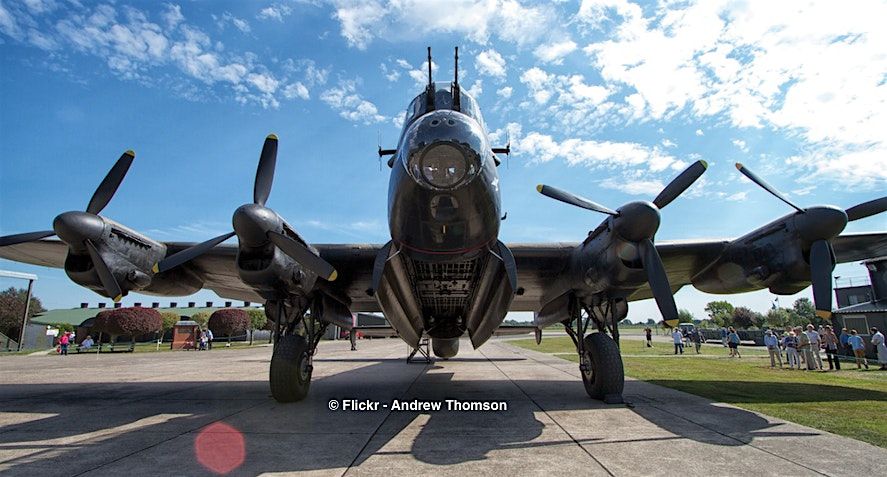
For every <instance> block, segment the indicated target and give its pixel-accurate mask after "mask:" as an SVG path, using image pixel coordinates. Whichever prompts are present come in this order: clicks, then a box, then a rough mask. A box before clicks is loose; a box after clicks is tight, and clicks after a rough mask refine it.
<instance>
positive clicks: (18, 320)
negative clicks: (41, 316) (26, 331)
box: [0, 287, 46, 340]
mask: <svg viewBox="0 0 887 477" xmlns="http://www.w3.org/2000/svg"><path fill="white" fill-rule="evenodd" d="M27 298H28V290H26V289H24V288H15V287H9V288H7V289H6V290H3V291H2V292H0V333H3V334H5V335H7V336H11V337H12V338H13V339H16V340H17V339H18V335H19V333H21V330H22V314H24V312H25V300H27ZM44 311H46V309H45V308H43V304H42V303H40V299H39V298H37V297H36V296H33V295H32V296H31V306H30V307H29V308H28V320H30V319H31V318H33V317H34V315H36V314H37V313H43V312H44Z"/></svg>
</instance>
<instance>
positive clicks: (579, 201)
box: [536, 184, 619, 217]
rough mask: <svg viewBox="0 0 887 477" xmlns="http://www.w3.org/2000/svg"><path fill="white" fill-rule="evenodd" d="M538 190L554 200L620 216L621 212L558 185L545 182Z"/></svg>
mask: <svg viewBox="0 0 887 477" xmlns="http://www.w3.org/2000/svg"><path fill="white" fill-rule="evenodd" d="M536 190H537V191H539V193H540V194H542V195H544V196H546V197H551V198H552V199H554V200H559V201H561V202H565V203H567V204H570V205H575V206H576V207H582V208H583V209H588V210H593V211H595V212H600V213H602V214H608V215H612V216H613V217H618V216H619V213H618V212H616V211H615V210H612V209H608V208H607V207H604V206H603V205H600V204H597V203H594V202H592V201H590V200H588V199H586V198H584V197H579V196H578V195H573V194H571V193H569V192H567V191H563V190H560V189H558V188H556V187H551V186H547V185H544V184H539V185H537V186H536Z"/></svg>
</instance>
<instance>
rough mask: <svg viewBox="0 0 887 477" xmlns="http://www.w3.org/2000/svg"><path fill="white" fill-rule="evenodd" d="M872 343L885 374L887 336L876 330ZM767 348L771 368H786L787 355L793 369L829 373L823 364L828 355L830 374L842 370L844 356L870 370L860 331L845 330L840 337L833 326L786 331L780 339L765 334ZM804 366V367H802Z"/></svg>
mask: <svg viewBox="0 0 887 477" xmlns="http://www.w3.org/2000/svg"><path fill="white" fill-rule="evenodd" d="M870 331H871V336H872V338H871V342H872V346H874V347H875V349H876V350H877V353H878V363H879V364H880V365H881V369H882V370H887V345H885V340H884V335H883V333H881V332H880V331H878V329H877V328H875V327H872V329H871V330H870ZM764 346H766V347H767V352H768V353H769V355H770V367H771V368H775V367H776V366H777V364H778V365H779V367H780V368H781V367H782V366H783V359H782V353H783V352H785V361H786V362H787V363H786V364H788V368H789V369H805V370H809V371H813V370H823V371H824V370H825V366H824V363H823V361H822V353H823V352H825V357H826V362H827V363H828V369H829V370H835V371H839V370H840V369H841V360H840V356H842V355H843V356H852V357H853V358H854V359H855V360H856V368H857V369H862V367H863V366H865V369H868V368H869V364H868V360H867V359H866V357H865V341H864V340H863V339H862V336H859V333H858V332H857V331H856V330H850V331H848V330H847V328H843V329H842V330H841V334H840V335H837V334H835V332H834V329H833V328H832V327H831V325H825V326H820V327H819V329H818V330H817V329H815V328H814V326H813V325H810V324H808V325H807V329H806V330H802V329H801V327H795V328H786V330H785V333H783V335H782V336H779V335H778V334H777V332H776V331H773V330H767V331H765V332H764ZM802 366H803V367H802Z"/></svg>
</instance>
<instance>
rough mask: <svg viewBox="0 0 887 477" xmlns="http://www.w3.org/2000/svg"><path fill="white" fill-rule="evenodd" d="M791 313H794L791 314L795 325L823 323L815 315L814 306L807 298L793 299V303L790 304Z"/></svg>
mask: <svg viewBox="0 0 887 477" xmlns="http://www.w3.org/2000/svg"><path fill="white" fill-rule="evenodd" d="M792 314H793V315H794V316H792V324H795V325H796V326H806V325H807V324H814V325H818V324H823V323H825V322H823V321H822V320H820V319H819V317H817V316H816V308H815V307H814V306H813V302H811V301H810V299H809V298H798V299H797V300H795V303H794V304H793V305H792ZM825 324H828V323H825Z"/></svg>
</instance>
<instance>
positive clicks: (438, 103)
mask: <svg viewBox="0 0 887 477" xmlns="http://www.w3.org/2000/svg"><path fill="white" fill-rule="evenodd" d="M459 102H460V104H459V110H460V111H461V112H462V113H463V114H465V115H467V116H469V117H471V118H474V120H475V121H477V122H478V123H479V124H480V125H481V126H482V127H483V129H484V130H486V126H484V120H483V117H481V115H480V108H479V107H478V106H477V101H475V100H474V98H472V97H471V95H469V94H468V93H466V92H465V91H462V89H461V88H460V90H459ZM446 109H449V110H452V109H454V107H453V83H449V82H446V83H444V82H438V83H434V102H433V107H431V108H429V101H428V90H427V89H426V90H425V91H423V92H422V93H421V94H420V95H419V96H416V97H415V98H414V99H413V101H412V102H411V103H410V106H409V107H408V108H407V113H406V117H405V118H404V122H403V127H404V130H406V128H408V127H409V126H410V124H411V123H412V122H413V121H415V120H416V119H418V118H420V117H421V116H423V115H424V114H426V113H429V112H431V111H434V110H446Z"/></svg>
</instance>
